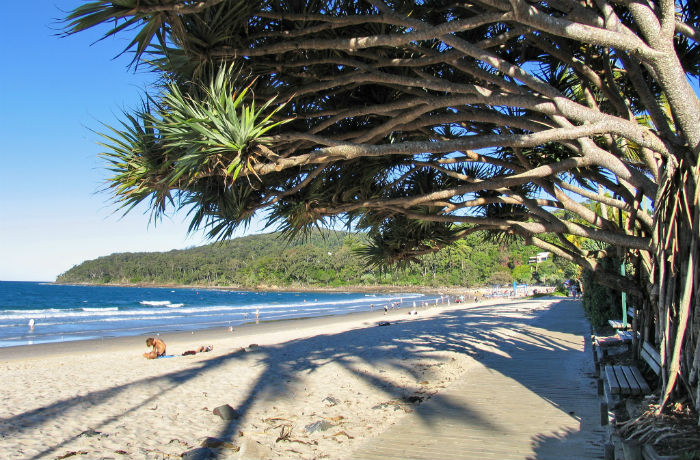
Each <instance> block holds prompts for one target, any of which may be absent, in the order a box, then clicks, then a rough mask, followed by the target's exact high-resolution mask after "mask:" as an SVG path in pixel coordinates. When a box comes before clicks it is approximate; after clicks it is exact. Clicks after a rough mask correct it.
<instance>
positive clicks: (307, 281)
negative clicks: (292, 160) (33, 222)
mask: <svg viewBox="0 0 700 460" xmlns="http://www.w3.org/2000/svg"><path fill="white" fill-rule="evenodd" d="M367 244H371V239H370V237H369V236H368V235H365V234H352V233H345V232H335V231H324V232H313V233H311V234H309V236H308V238H306V239H305V240H300V239H295V240H287V239H285V238H283V237H282V235H281V234H280V233H270V234H264V235H252V236H247V237H244V238H237V239H233V240H229V241H222V242H218V243H213V244H209V245H206V246H201V247H197V248H191V249H186V250H173V251H169V252H161V253H158V252H151V253H129V254H112V255H110V256H106V257H100V258H99V259H95V260H90V261H86V262H83V263H82V264H80V265H77V266H75V267H73V268H71V269H70V270H68V271H67V272H66V273H64V274H62V275H61V276H59V277H58V280H57V281H58V282H62V283H95V284H106V283H114V284H138V283H143V284H180V285H206V286H236V287H244V288H256V287H263V288H264V287H273V286H274V287H290V286H309V287H341V286H349V285H370V286H372V285H382V284H385V285H399V286H435V287H439V286H464V287H477V286H482V285H487V284H493V283H495V284H510V283H512V282H513V275H512V274H511V269H510V264H511V261H512V260H513V259H514V258H518V257H521V256H523V255H524V257H525V258H527V257H529V255H532V254H535V253H536V252H537V249H536V248H534V247H531V246H524V245H521V244H517V243H511V244H510V245H497V244H495V243H493V242H488V241H484V240H483V238H482V237H481V235H478V234H472V235H469V236H467V237H465V238H464V239H462V240H459V241H457V242H456V243H454V244H453V245H451V246H449V247H448V248H446V249H443V250H442V251H439V252H435V253H429V254H425V255H422V256H419V257H417V258H416V263H412V264H405V265H403V266H399V265H393V266H386V265H382V266H378V267H368V266H367V265H366V260H365V259H364V258H363V257H361V256H360V255H358V250H359V249H360V248H362V247H363V246H364V245H367ZM518 267H521V268H518ZM523 267H524V268H523ZM516 269H518V271H519V272H521V271H523V270H524V269H527V271H528V273H529V266H523V265H518V266H516ZM521 279H522V277H521Z"/></svg>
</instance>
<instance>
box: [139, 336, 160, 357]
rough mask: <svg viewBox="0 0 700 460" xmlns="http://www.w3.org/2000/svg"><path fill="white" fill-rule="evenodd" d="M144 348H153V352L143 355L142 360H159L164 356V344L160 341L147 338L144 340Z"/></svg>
mask: <svg viewBox="0 0 700 460" xmlns="http://www.w3.org/2000/svg"><path fill="white" fill-rule="evenodd" d="M146 346H147V347H153V350H151V351H150V352H148V353H144V354H143V357H144V358H146V359H156V358H160V357H161V356H165V342H163V341H162V340H161V339H158V338H156V339H154V338H153V337H149V338H147V339H146Z"/></svg>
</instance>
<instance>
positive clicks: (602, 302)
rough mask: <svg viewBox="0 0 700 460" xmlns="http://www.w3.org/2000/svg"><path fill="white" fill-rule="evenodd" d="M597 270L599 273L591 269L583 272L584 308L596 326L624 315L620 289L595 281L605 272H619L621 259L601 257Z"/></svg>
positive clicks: (603, 324)
mask: <svg viewBox="0 0 700 460" xmlns="http://www.w3.org/2000/svg"><path fill="white" fill-rule="evenodd" d="M597 270H598V271H599V273H597V274H594V273H593V272H592V271H590V270H584V272H583V308H584V310H585V311H586V315H587V316H588V318H589V320H590V321H591V324H592V325H593V326H594V327H601V326H605V325H606V324H607V321H608V320H609V319H619V318H621V317H622V311H621V308H622V300H621V297H620V292H619V291H615V290H613V289H610V288H608V287H605V286H602V285H601V284H599V283H597V282H596V281H595V279H594V277H595V276H596V275H597V276H605V273H618V272H619V270H620V261H619V259H616V258H613V257H606V258H604V259H601V261H600V263H599V264H598V268H597Z"/></svg>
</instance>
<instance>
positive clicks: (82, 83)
mask: <svg viewBox="0 0 700 460" xmlns="http://www.w3.org/2000/svg"><path fill="white" fill-rule="evenodd" d="M80 3H81V2H79V1H77V0H72V1H64V0H57V1H44V0H40V1H20V2H7V3H6V4H4V5H3V7H4V8H3V14H2V17H1V18H0V55H1V56H2V58H3V66H2V67H3V70H2V72H0V87H1V88H2V91H1V92H0V107H2V110H0V135H1V138H2V140H1V144H0V160H1V161H0V280H35V281H53V280H54V279H55V278H56V276H57V275H58V274H60V273H62V272H64V271H66V270H68V269H69V268H71V267H72V266H73V265H75V264H78V263H80V262H82V261H84V260H87V259H94V258H96V257H99V256H102V255H107V254H111V253H114V252H125V251H129V252H135V251H165V250H170V249H176V248H184V247H187V246H193V245H199V244H202V243H204V242H206V240H205V239H204V238H203V237H202V235H201V234H195V235H191V236H189V237H188V236H187V223H186V216H185V215H184V213H183V214H178V215H176V216H174V217H172V218H171V219H164V220H163V221H161V222H160V223H158V224H157V225H153V224H150V225H149V215H148V214H145V213H144V212H143V211H140V210H137V211H133V212H132V213H130V214H129V215H127V216H126V217H123V218H122V215H121V213H117V214H115V210H116V207H115V206H114V205H112V204H111V202H110V197H109V195H107V194H105V193H98V191H99V190H100V189H101V188H102V187H103V185H104V182H105V179H106V178H107V172H106V171H105V169H104V167H103V165H104V163H103V161H102V160H100V159H99V158H98V154H99V152H100V151H101V147H100V146H98V145H97V142H98V141H99V136H98V135H97V134H95V133H94V132H92V131H91V129H92V130H97V131H101V130H102V128H101V127H102V123H107V124H112V125H116V124H117V119H118V117H119V116H120V114H121V112H122V110H123V109H128V108H131V107H136V106H137V105H138V103H139V101H140V97H141V95H142V94H143V89H145V88H146V87H147V86H148V84H149V83H150V81H152V78H153V77H152V75H149V74H147V73H137V74H134V73H133V72H132V71H130V70H128V69H127V65H128V64H129V61H130V59H129V57H128V56H122V57H120V58H117V59H114V57H115V56H117V54H119V52H120V51H121V50H123V49H124V47H125V45H126V43H125V40H126V37H127V34H125V36H124V37H117V38H114V39H107V40H104V41H100V42H98V43H94V42H95V41H96V40H97V39H98V38H99V37H100V36H101V34H100V33H99V32H97V31H88V32H85V33H82V34H78V35H74V36H71V37H65V38H59V37H57V36H55V35H56V33H57V32H58V29H59V28H60V24H57V23H56V19H58V18H62V17H63V16H64V15H65V13H64V12H65V11H69V10H71V9H73V8H74V7H75V6H77V5H79V4H80ZM93 43H94V44H93ZM253 231H259V229H258V228H256V227H255V226H253V227H251V228H250V229H249V231H248V233H252V232H253Z"/></svg>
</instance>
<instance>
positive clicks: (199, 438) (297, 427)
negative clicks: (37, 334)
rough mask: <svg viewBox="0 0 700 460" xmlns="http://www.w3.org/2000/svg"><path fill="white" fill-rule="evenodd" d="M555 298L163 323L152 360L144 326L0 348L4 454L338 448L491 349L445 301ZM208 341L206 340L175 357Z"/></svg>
mask: <svg viewBox="0 0 700 460" xmlns="http://www.w3.org/2000/svg"><path fill="white" fill-rule="evenodd" d="M550 303H551V301H550V300H548V299H538V300H532V301H527V302H523V301H517V300H516V301H503V300H498V301H491V302H481V303H479V304H469V303H467V304H452V305H451V306H446V305H445V306H438V307H428V308H424V309H419V314H418V315H408V310H407V309H401V310H397V311H390V312H389V314H387V315H384V312H383V311H374V312H366V313H356V314H351V315H347V316H340V317H337V316H336V317H324V318H311V319H301V320H289V321H279V322H271V323H260V324H258V325H255V324H252V325H246V326H242V327H237V328H235V330H234V331H233V332H229V331H227V330H226V329H224V328H219V329H213V330H206V331H199V332H196V333H180V334H168V335H164V336H162V338H163V339H164V340H165V341H166V343H167V345H168V354H173V355H175V356H174V357H172V358H168V359H158V360H153V361H149V360H146V359H144V358H143V357H142V356H141V354H142V353H143V352H145V351H147V349H146V347H145V343H144V342H145V336H143V337H141V336H139V337H122V338H115V339H105V340H99V341H84V342H72V343H61V344H45V345H33V346H24V347H13V348H4V349H0V368H1V369H2V387H3V388H2V396H1V397H2V404H1V405H0V452H2V457H3V458H23V459H24V458H52V459H55V458H153V459H162V458H179V457H180V456H181V455H182V454H183V453H185V452H188V451H192V450H193V449H196V448H198V447H200V446H202V445H203V443H204V444H205V445H207V446H208V447H209V448H210V449H212V450H213V451H215V452H216V453H217V455H218V458H347V457H349V455H350V453H351V452H352V451H353V449H354V448H355V447H357V446H358V445H360V444H361V443H362V442H363V441H365V440H367V439H368V438H371V437H374V436H378V435H379V434H380V433H382V431H384V430H385V429H387V428H388V427H390V426H392V425H394V424H397V423H400V420H401V418H402V416H403V415H405V414H406V413H408V412H411V411H412V410H413V408H414V407H415V405H416V404H419V403H420V402H421V401H423V400H425V399H426V398H430V397H431V396H432V395H435V394H436V393H439V392H440V391H441V389H443V388H445V387H446V386H447V385H449V384H450V382H453V381H454V380H455V379H458V378H460V376H463V375H464V374H465V373H466V372H469V369H470V368H471V367H473V366H474V365H475V359H474V357H475V355H476V354H477V350H478V347H483V348H484V349H485V350H486V349H488V347H489V345H488V343H483V344H472V346H470V347H464V346H461V345H462V344H461V342H460V341H461V340H462V338H463V335H464V329H465V328H469V327H485V326H484V325H481V326H477V325H470V323H469V322H465V323H463V324H460V323H458V322H455V321H447V320H446V318H447V317H448V316H449V315H450V313H451V312H454V311H456V310H462V311H468V310H469V309H471V308H480V309H484V308H485V307H486V306H487V305H491V307H488V308H493V309H498V311H499V314H505V313H507V314H508V315H521V316H523V317H527V316H529V315H532V314H534V313H535V312H536V311H538V310H540V309H543V308H547V306H548V305H549V304H550ZM468 316H469V315H461V316H460V317H465V318H468ZM453 317H454V316H453ZM382 321H388V322H389V323H390V324H389V325H386V326H381V325H379V323H380V322H382ZM494 327H497V326H494ZM491 332H492V333H494V334H502V335H508V334H510V333H512V331H508V330H502V331H491ZM203 344H207V345H208V344H211V345H214V350H213V351H211V352H209V353H199V354H196V355H194V356H180V355H181V354H182V353H183V352H184V351H186V350H189V349H192V348H194V347H196V346H199V345H203ZM224 405H228V406H230V407H231V408H233V409H234V411H235V412H234V413H233V414H232V415H230V416H229V417H226V418H230V419H229V420H224V419H223V418H222V417H221V416H219V415H217V414H215V413H214V412H215V411H214V409H216V408H217V407H220V406H224ZM221 411H222V410H218V411H217V412H221ZM223 415H224V416H225V415H226V414H225V413H224V414H223ZM211 438H215V440H214V439H211ZM207 440H208V441H207Z"/></svg>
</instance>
